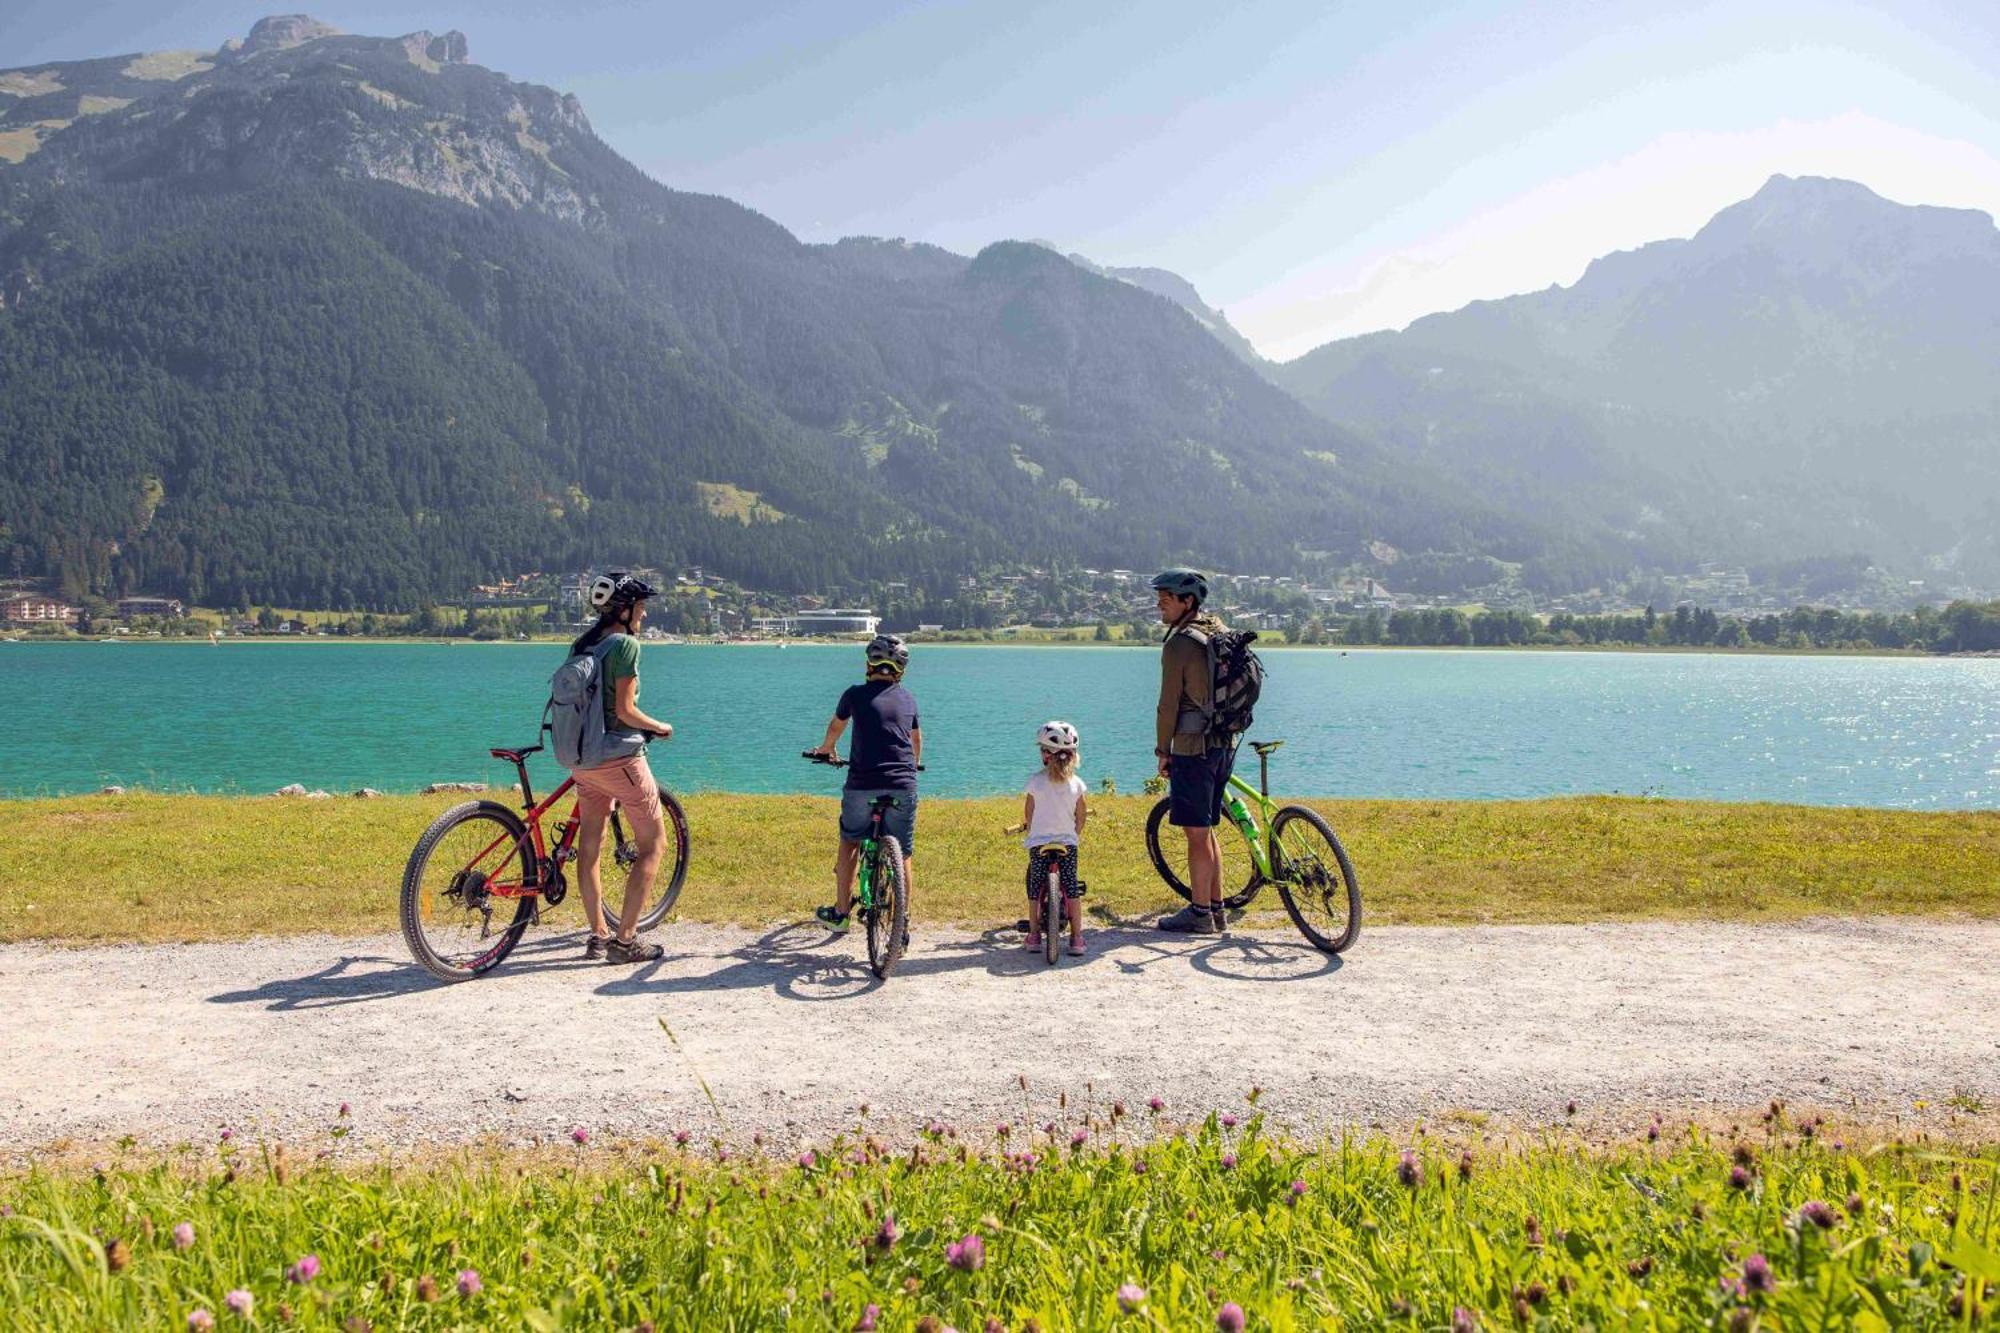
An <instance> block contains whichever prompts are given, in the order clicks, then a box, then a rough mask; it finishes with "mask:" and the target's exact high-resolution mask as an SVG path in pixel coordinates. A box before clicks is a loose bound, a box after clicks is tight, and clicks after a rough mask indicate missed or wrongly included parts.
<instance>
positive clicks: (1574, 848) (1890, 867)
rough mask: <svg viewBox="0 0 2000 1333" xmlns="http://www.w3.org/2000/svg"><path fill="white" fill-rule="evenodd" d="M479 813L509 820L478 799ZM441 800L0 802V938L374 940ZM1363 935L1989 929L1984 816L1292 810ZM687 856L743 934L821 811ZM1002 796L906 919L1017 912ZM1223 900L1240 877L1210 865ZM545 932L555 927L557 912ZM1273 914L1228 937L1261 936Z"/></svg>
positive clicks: (932, 811) (759, 916) (695, 878)
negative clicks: (1332, 833)
mask: <svg viewBox="0 0 2000 1333" xmlns="http://www.w3.org/2000/svg"><path fill="white" fill-rule="evenodd" d="M493 796H494V798H495V799H500V800H503V801H505V800H510V795H509V793H506V792H495V793H493ZM459 799H464V798H462V797H449V796H391V797H384V798H380V799H375V800H356V799H353V798H349V797H341V798H334V799H330V800H318V801H314V800H302V799H295V798H280V797H224V796H164V795H152V794H144V793H137V794H128V795H123V796H81V797H63V798H55V799H45V800H24V801H6V802H0V818H4V819H5V820H6V824H7V836H6V837H5V838H4V839H0V877H4V881H5V882H6V883H7V884H9V885H10V886H12V887H11V888H10V890H9V891H8V892H7V893H6V894H4V895H0V939H4V940H24V939H41V940H57V941H66V942H73V943H88V942H109V941H119V940H141V941H160V940H206V939H234V938H241V937H246V936H253V935H267V934H284V933H293V932H302V931H330V932H334V933H358V932H367V931H387V930H394V929H395V911H396V890H397V885H398V883H399V881H400V877H401V875H402V869H403V863H404V860H405V858H406V857H407V856H408V855H409V849H410V847H411V845H412V844H413V843H414V842H415V841H416V839H417V835H418V834H419V833H421V832H422V831H423V829H424V826H425V825H426V824H428V823H429V822H430V820H431V819H432V818H433V817H434V816H435V815H436V814H437V813H438V812H439V811H441V810H443V809H445V808H447V807H448V806H450V805H451V804H452V803H453V802H454V800H459ZM1309 804H1311V805H1313V806H1314V807H1315V808H1316V809H1318V810H1320V811H1321V812H1322V813H1323V814H1325V815H1326V816H1327V818H1328V819H1330V820H1331V821H1332V822H1333V826H1334V828H1335V829H1337V830H1338V831H1339V833H1340V835H1341V838H1342V840H1343V842H1345V844H1346V845H1347V848H1348V850H1349V852H1350V854H1351V855H1352V857H1353V859H1354V863H1355V866H1356V868H1357V871H1358V873H1359V875H1360V879H1361V888H1362V895H1363V903H1364V919H1365V921H1366V922H1367V923H1368V925H1370V926H1375V925H1384V924H1410V925H1419V924H1421V925H1444V924H1467V923H1481V922H1504V923H1521V922H1584V921H1639V920H1710V921H1775V920H1786V919H1796V918H1799V917H1807V916H1852V915H1869V914H1925V915H1934V916H1953V915H1962V916H1975V917H1986V918H1990V917H1993V916H1996V915H2000V812H1996V811H1975V812H1957V813H1937V814H1933V813H1917V812H1910V811H1897V810H1874V809H1850V808H1828V807H1819V806H1790V805H1752V804H1726V803H1714V802H1694V801H1667V800H1650V799H1644V798H1620V797H1583V798H1573V799H1555V800H1539V801H1502V802H1449V801H1313V802H1309ZM1151 806H1152V799H1151V798H1149V797H1139V796H1134V797H1110V798H1106V797H1095V798H1093V799H1092V802H1091V808H1092V816H1091V823H1090V827H1089V830H1088V833H1087V835H1086V839H1085V845H1084V851H1083V866H1082V869H1083V874H1084V877H1085V878H1086V879H1087V880H1088V881H1089V885H1090V896H1089V898H1088V900H1087V903H1088V906H1089V909H1090V910H1091V911H1092V912H1093V913H1094V914H1096V915H1097V916H1098V917H1099V919H1109V920H1117V919H1124V918H1128V917H1132V916H1136V915H1141V914H1145V913H1149V912H1152V911H1156V910H1158V909H1160V908H1163V907H1166V906H1169V905H1171V902H1172V899H1171V897H1170V895H1169V894H1168V891H1167V890H1166V889H1165V888H1164V887H1163V886H1162V884H1161V882H1160V880H1159V879H1158V877H1157V876H1156V875H1155V874H1154V872H1153V869H1152V866H1151V864H1150V863H1149V862H1148V860H1147V857H1146V851H1145V820H1146V814H1147V811H1148V810H1149V809H1150V808H1151ZM686 808H687V814H688V822H689V827H690V830H691V839H692V856H691V865H690V867H689V871H688V878H687V888H686V890H685V892H684V893H683V894H682V895H681V899H680V904H679V907H678V912H679V915H680V917H681V918H682V919H685V920H694V921H711V922H736V923H742V924H747V925H759V924H765V923H769V922H772V921H778V920H790V919H794V918H797V917H800V916H803V915H805V914H807V913H809V912H810V911H811V909H812V907H813V905H814V904H816V903H819V902H823V901H826V900H828V898H829V897H830V890H831V883H830V880H831V863H832V857H833V844H834V811H835V802H834V801H833V800H832V799H830V798H823V797H797V796H726V795H696V796H693V797H690V798H687V799H686ZM1019 814H1020V806H1019V802H1018V800H1017V799H1015V798H1011V797H1010V798H996V799H987V800H957V801H954V800H926V801H925V802H924V803H923V806H922V811H921V817H920V823H919V827H918V833H917V856H916V860H915V881H916V893H915V913H914V915H915V919H916V920H918V921H920V922H933V923H939V924H944V923H959V924H968V925H972V924H981V923H990V922H993V921H996V920H1001V919H1012V918H1013V917H1015V916H1017V915H1018V914H1019V910H1020V909H1019V906H1018V903H1017V897H1018V895H1019V888H1018V885H1019V884H1020V877H1021V869H1020V867H1021V851H1020V848H1019V844H1018V840H1017V839H1014V838H1010V837H1007V836H1004V835H1003V833H1002V831H1001V830H1002V829H1004V828H1005V827H1006V826H1007V825H1009V824H1010V823H1012V822H1013V821H1014V820H1016V819H1017V818H1019ZM1225 858H1226V862H1227V865H1228V872H1227V873H1228V875H1229V878H1230V882H1231V883H1237V882H1240V877H1241V875H1242V872H1243V870H1244V868H1245V866H1246V861H1245V859H1244V857H1243V853H1242V849H1241V846H1240V844H1239V845H1232V846H1227V847H1226V848H1225ZM559 913H565V914H567V915H566V916H565V915H558V916H557V918H556V920H557V921H558V922H561V921H565V920H567V921H571V922H574V921H578V920H580V919H581V917H580V916H579V915H578V909H576V908H574V907H573V906H571V905H569V904H565V905H564V906H563V908H561V909H559ZM1283 922H1284V915H1283V912H1282V910H1281V909H1280V907H1279V904H1278V903H1277V901H1276V896H1275V894H1273V893H1270V892H1266V893H1265V894H1263V895H1262V896H1260V897H1259V899H1258V900H1257V902H1256V904H1255V905H1254V908H1253V912H1252V915H1251V920H1250V922H1249V924H1252V925H1256V924H1264V923H1269V924H1273V925H1280V924H1282V923H1283Z"/></svg>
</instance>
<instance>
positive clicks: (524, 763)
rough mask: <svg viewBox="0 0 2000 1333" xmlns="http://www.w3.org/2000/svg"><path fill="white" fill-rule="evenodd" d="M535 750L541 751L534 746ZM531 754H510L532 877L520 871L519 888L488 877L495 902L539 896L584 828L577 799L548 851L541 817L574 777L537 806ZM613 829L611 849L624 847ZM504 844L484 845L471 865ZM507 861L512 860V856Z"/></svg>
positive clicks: (500, 839) (502, 866)
mask: <svg viewBox="0 0 2000 1333" xmlns="http://www.w3.org/2000/svg"><path fill="white" fill-rule="evenodd" d="M535 748H536V749H540V748H541V747H540V746H537V747H535ZM533 752H534V751H532V750H522V751H516V752H513V753H512V755H511V757H512V759H513V762H514V769H515V771H516V772H517V773H518V774H519V775H520V782H521V810H522V812H523V813H522V815H521V822H522V823H524V824H526V825H527V826H528V839H529V842H530V843H531V845H532V848H533V851H534V857H535V864H534V867H533V873H532V875H531V874H529V873H528V867H525V866H524V867H522V876H521V882H520V883H518V884H509V883H506V882H505V881H502V880H499V879H498V878H497V877H496V876H493V875H489V876H487V881H486V884H487V891H488V892H490V893H491V894H492V895H493V896H494V897H496V898H532V897H534V896H536V895H537V894H539V893H541V891H542V889H543V888H544V887H545V885H546V883H547V876H548V874H549V873H550V872H552V871H555V870H556V869H557V868H558V867H560V866H561V865H562V864H563V863H564V862H566V861H568V860H570V859H571V854H570V853H571V849H572V848H573V847H574V846H575V845H576V839H577V834H578V832H579V831H580V830H581V829H582V827H583V819H582V816H581V810H582V806H583V802H582V799H581V797H579V798H578V800H577V802H576V804H574V805H572V806H570V811H569V818H568V819H566V820H564V821H563V822H562V823H560V824H558V825H557V826H556V827H557V828H558V829H559V830H560V831H561V836H560V837H558V838H557V839H556V844H555V847H554V848H553V850H552V849H551V848H550V847H549V845H548V843H547V840H546V839H544V838H543V836H542V817H543V816H545V815H547V814H548V813H549V811H551V810H553V809H554V808H555V807H556V805H557V804H558V803H559V802H560V801H561V800H562V798H563V797H565V796H567V795H568V794H569V793H570V791H571V790H572V789H573V788H574V787H575V786H576V779H575V778H574V777H565V778H564V779H563V780H562V782H561V783H560V784H559V785H558V786H557V787H556V789H555V790H554V791H552V792H550V793H549V794H548V796H547V797H545V798H544V799H543V800H541V801H540V802H539V803H538V802H537V801H536V800H535V789H534V787H533V786H531V785H530V784H529V782H528V755H530V754H532V753H533ZM611 818H612V819H613V820H614V821H616V819H617V818H618V812H617V809H616V808H615V807H614V808H613V810H612V814H611ZM612 828H613V838H614V840H615V843H614V845H615V844H616V843H623V842H624V840H625V834H624V830H623V829H622V827H620V826H618V825H617V824H616V823H615V822H614V824H613V826H612ZM506 840H507V839H506V837H505V836H504V835H503V836H501V837H498V838H495V839H494V840H493V841H492V842H489V843H487V844H486V846H485V847H484V848H482V849H481V850H480V853H479V855H477V856H475V857H473V858H472V862H471V864H473V865H475V866H476V865H478V864H479V863H480V862H481V861H484V860H485V859H486V858H487V857H488V856H490V855H492V853H493V851H494V849H495V848H497V847H499V846H500V845H501V844H502V843H504V842H505V841H506ZM509 859H511V856H510V858H509ZM506 867H507V862H506V861H505V860H503V861H501V863H500V866H499V868H500V869H501V870H505V869H506Z"/></svg>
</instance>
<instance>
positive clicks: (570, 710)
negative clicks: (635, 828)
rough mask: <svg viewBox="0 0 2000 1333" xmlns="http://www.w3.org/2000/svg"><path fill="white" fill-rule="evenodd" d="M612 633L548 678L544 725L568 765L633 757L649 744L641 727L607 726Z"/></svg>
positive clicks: (587, 765) (560, 758) (559, 757)
mask: <svg viewBox="0 0 2000 1333" xmlns="http://www.w3.org/2000/svg"><path fill="white" fill-rule="evenodd" d="M616 637H617V636H616V635H613V636H611V637H609V638H606V639H603V640H602V641H600V642H599V643H598V644H597V646H596V647H594V648H592V649H591V650H590V651H589V652H587V653H576V654H574V655H572V656H571V657H570V659H569V660H568V661H567V662H564V663H563V664H562V665H561V666H559V667H557V668H556V674H555V675H553V676H551V677H549V705H548V707H547V708H546V709H545V710H544V711H543V714H542V718H543V725H544V726H546V727H547V728H548V729H549V740H550V741H551V742H552V744H553V746H554V749H555V756H556V762H557V763H559V764H561V765H562V766H563V767H564V768H567V769H571V770H575V769H579V768H596V767H598V766H599V765H601V764H610V763H615V762H617V761H618V760H620V759H629V758H631V757H632V756H633V755H635V754H638V753H639V752H640V751H642V750H644V749H645V748H646V738H645V737H644V736H642V735H640V734H639V733H638V732H636V731H626V730H622V729H621V730H618V731H611V730H608V729H606V727H605V725H604V658H605V656H606V655H607V654H608V653H610V651H611V645H612V642H613V640H614V639H615V638H616Z"/></svg>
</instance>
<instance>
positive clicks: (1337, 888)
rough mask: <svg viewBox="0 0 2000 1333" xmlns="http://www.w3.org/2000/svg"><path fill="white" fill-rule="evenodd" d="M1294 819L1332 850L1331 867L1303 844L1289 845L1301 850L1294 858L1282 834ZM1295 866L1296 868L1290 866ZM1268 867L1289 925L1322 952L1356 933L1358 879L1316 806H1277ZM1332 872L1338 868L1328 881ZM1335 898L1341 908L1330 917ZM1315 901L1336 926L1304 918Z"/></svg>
mask: <svg viewBox="0 0 2000 1333" xmlns="http://www.w3.org/2000/svg"><path fill="white" fill-rule="evenodd" d="M1300 824H1303V825H1306V826H1307V827H1309V828H1310V829H1311V830H1312V833H1313V834H1314V835H1315V836H1317V837H1319V838H1322V839H1324V840H1325V842H1326V847H1327V848H1328V849H1329V850H1331V851H1332V853H1333V858H1334V862H1335V865H1334V866H1333V867H1328V866H1327V865H1326V863H1325V858H1324V857H1323V856H1322V855H1321V854H1320V853H1319V852H1317V851H1311V850H1306V849H1305V848H1304V844H1303V843H1294V844H1293V846H1296V847H1299V848H1300V849H1302V850H1305V855H1303V856H1301V857H1299V858H1298V859H1297V860H1295V859H1294V857H1293V855H1292V852H1291V848H1289V847H1288V846H1287V843H1286V836H1285V835H1286V834H1287V833H1288V832H1289V831H1291V830H1292V829H1293V828H1294V827H1295V826H1296V825H1300ZM1308 858H1309V859H1310V860H1311V861H1312V864H1311V865H1310V866H1306V865H1305V864H1304V862H1305V861H1306V860H1307V859H1308ZM1295 866H1298V867H1300V869H1299V870H1295V869H1294V867H1295ZM1271 870H1272V872H1273V878H1274V882H1275V883H1276V884H1277V886H1278V897H1279V898H1280V899H1281V900H1282V901H1283V902H1284V904H1285V911H1286V912H1287V913H1289V914H1290V916H1291V918H1292V924H1293V925H1295V926H1297V927H1298V928H1299V933H1300V934H1301V935H1304V936H1305V937H1306V939H1308V940H1310V941H1311V942H1312V945H1313V947H1314V948H1316V949H1318V950H1320V951H1321V952H1323V953H1335V954H1337V953H1344V952H1346V951H1347V950H1348V949H1350V948H1352V947H1353V945H1354V941H1355V940H1357V939H1359V938H1360V937H1361V883H1360V881H1359V880H1357V879H1356V878H1355V875H1354V863H1353V862H1352V861H1350V860H1348V859H1347V849H1346V848H1345V847H1342V846H1341V845H1340V839H1339V838H1338V837H1336V836H1335V835H1334V832H1333V826H1332V825H1331V824H1329V823H1327V822H1326V820H1325V819H1323V818H1321V817H1320V813H1319V811H1317V810H1312V809H1308V808H1307V807H1305V806H1303V805H1288V806H1285V807H1284V808H1283V809H1281V810H1279V811H1278V813H1277V816H1276V817H1275V818H1274V819H1272V820H1271ZM1335 871H1337V872H1338V877H1339V881H1340V882H1339V883H1338V884H1335V883H1334V882H1333V881H1334V878H1335ZM1336 900H1338V901H1340V902H1342V904H1343V905H1344V908H1345V911H1344V912H1343V913H1342V914H1341V916H1340V918H1339V919H1338V920H1335V919H1334V903H1335V902H1336ZM1315 904H1317V905H1318V907H1319V908H1321V909H1322V910H1324V911H1325V912H1326V913H1327V916H1328V924H1330V925H1335V926H1337V927H1338V928H1337V929H1335V930H1332V931H1328V930H1324V929H1321V927H1320V926H1319V925H1318V924H1317V923H1316V922H1315V921H1313V920H1309V919H1308V918H1309V917H1310V916H1311V915H1312V914H1311V912H1310V911H1309V910H1308V909H1310V908H1312V907H1313V906H1314V905H1315Z"/></svg>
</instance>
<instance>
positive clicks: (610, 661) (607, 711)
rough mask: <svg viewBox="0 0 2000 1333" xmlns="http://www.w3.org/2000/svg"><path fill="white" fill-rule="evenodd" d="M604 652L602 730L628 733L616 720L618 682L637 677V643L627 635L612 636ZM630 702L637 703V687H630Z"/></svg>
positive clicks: (621, 723) (627, 728)
mask: <svg viewBox="0 0 2000 1333" xmlns="http://www.w3.org/2000/svg"><path fill="white" fill-rule="evenodd" d="M608 642H609V643H610V645H611V646H610V647H609V648H607V649H605V651H604V729H605V730H606V731H630V730H631V728H630V727H627V726H626V725H625V724H624V723H623V722H620V721H619V720H618V682H619V681H621V680H624V679H625V678H626V677H627V676H631V677H633V678H634V679H635V680H636V679H637V677H638V675H639V641H638V640H637V639H635V638H633V637H632V636H631V635H629V634H614V635H612V636H611V638H610V639H609V640H608ZM632 702H633V703H634V704H637V703H638V702H639V687H638V686H637V685H636V684H635V685H633V687H632Z"/></svg>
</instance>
